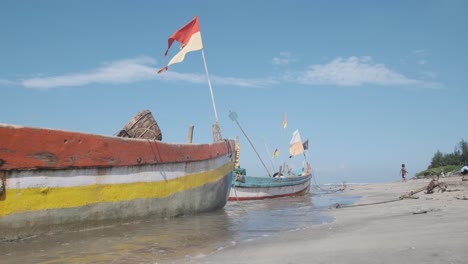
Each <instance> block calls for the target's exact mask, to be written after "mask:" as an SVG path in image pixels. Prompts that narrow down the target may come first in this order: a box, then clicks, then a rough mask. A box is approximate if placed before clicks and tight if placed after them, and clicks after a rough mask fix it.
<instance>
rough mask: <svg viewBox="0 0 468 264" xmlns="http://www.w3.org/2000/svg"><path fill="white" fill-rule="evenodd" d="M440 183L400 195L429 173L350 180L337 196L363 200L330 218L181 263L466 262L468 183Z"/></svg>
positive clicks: (333, 211) (448, 180) (452, 180)
mask: <svg viewBox="0 0 468 264" xmlns="http://www.w3.org/2000/svg"><path fill="white" fill-rule="evenodd" d="M439 181H441V182H446V183H447V184H448V189H447V191H446V192H440V191H439V190H438V189H437V188H436V189H435V192H434V193H432V194H426V193H425V192H420V193H417V194H415V195H413V196H412V197H416V198H418V199H402V200H400V199H399V197H400V196H402V195H404V194H406V193H409V192H410V191H414V190H417V189H419V188H421V187H424V186H426V185H427V184H428V183H429V182H430V179H419V180H408V181H407V182H406V183H402V182H394V183H385V184H356V185H348V186H347V188H346V189H345V190H344V191H343V192H342V193H341V194H340V195H344V196H361V197H362V198H361V199H360V200H359V201H358V202H357V203H356V204H354V205H353V206H350V207H346V206H344V207H341V208H331V209H330V210H329V211H328V214H329V215H331V216H333V217H335V218H336V220H335V221H334V222H332V223H328V224H322V225H317V226H313V227H311V228H308V229H306V230H299V231H291V232H286V233H280V234H277V235H274V236H270V237H265V238H260V239H256V240H252V241H245V242H241V243H238V244H236V245H233V246H231V247H228V248H225V249H222V250H219V251H217V252H215V253H213V254H210V255H208V256H201V257H198V258H192V259H190V260H188V259H185V260H183V261H181V262H180V263H205V264H211V263H213V264H214V263H253V264H255V263H269V264H271V263H281V264H284V263H290V264H292V263H347V264H353V263H356V264H363V263H468V182H467V181H462V179H461V177H449V178H441V179H440V180H439ZM388 201H391V202H388ZM366 204H367V205H366ZM357 205H358V206H357Z"/></svg>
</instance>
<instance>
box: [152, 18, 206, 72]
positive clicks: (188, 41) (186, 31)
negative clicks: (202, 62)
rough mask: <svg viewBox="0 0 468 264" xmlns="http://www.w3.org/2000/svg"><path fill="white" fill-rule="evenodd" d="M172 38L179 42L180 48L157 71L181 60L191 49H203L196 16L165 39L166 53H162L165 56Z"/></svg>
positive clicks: (172, 40) (163, 69) (161, 70)
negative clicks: (165, 64) (166, 43)
mask: <svg viewBox="0 0 468 264" xmlns="http://www.w3.org/2000/svg"><path fill="white" fill-rule="evenodd" d="M174 40H176V41H178V42H180V43H181V45H180V48H181V50H180V51H179V53H177V54H176V55H175V56H174V57H173V58H172V59H171V60H170V61H169V63H168V64H167V66H166V67H164V68H162V69H160V70H159V71H158V73H161V72H163V71H165V70H167V69H168V67H169V65H172V64H174V63H179V62H182V61H183V60H184V58H185V54H187V53H189V52H191V51H196V50H201V49H203V43H202V38H201V34H200V25H199V24H198V17H197V16H196V17H194V18H193V19H192V21H190V22H188V23H187V24H186V25H185V26H183V27H181V28H180V29H179V30H177V31H176V32H175V33H174V34H172V36H171V37H170V38H169V40H168V41H167V42H168V46H167V50H166V53H164V56H167V53H168V52H169V49H170V48H171V46H172V43H173V42H174Z"/></svg>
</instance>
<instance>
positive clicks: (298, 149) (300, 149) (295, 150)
mask: <svg viewBox="0 0 468 264" xmlns="http://www.w3.org/2000/svg"><path fill="white" fill-rule="evenodd" d="M302 153H304V146H303V145H302V140H301V135H300V134H299V130H297V129H296V130H295V131H294V133H293V136H292V138H291V142H290V143H289V154H290V156H289V157H290V158H291V157H293V156H296V155H299V154H302Z"/></svg>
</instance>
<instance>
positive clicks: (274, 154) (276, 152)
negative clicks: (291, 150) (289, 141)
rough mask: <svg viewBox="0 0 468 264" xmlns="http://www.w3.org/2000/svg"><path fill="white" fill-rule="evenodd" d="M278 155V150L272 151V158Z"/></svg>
mask: <svg viewBox="0 0 468 264" xmlns="http://www.w3.org/2000/svg"><path fill="white" fill-rule="evenodd" d="M278 155H279V150H278V149H275V152H273V158H274V157H278Z"/></svg>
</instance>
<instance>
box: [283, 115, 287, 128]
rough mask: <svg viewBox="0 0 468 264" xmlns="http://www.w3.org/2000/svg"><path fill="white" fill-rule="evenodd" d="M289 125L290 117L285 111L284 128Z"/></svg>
mask: <svg viewBox="0 0 468 264" xmlns="http://www.w3.org/2000/svg"><path fill="white" fill-rule="evenodd" d="M287 126H288V117H287V115H286V113H284V117H283V128H286V127H287Z"/></svg>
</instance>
